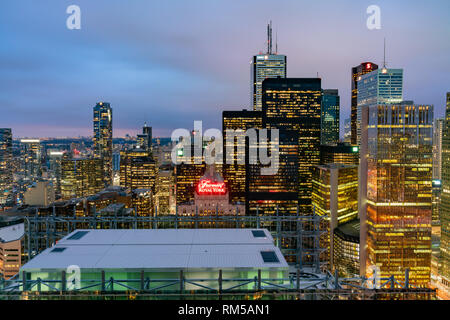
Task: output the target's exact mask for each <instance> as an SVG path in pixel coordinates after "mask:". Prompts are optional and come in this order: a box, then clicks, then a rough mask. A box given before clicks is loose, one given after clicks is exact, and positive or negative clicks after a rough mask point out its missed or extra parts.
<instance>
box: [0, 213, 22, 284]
mask: <svg viewBox="0 0 450 320" xmlns="http://www.w3.org/2000/svg"><path fill="white" fill-rule="evenodd" d="M24 233H25V231H24V223H23V219H22V218H16V217H0V279H1V278H3V279H9V278H11V277H13V276H14V275H16V274H17V273H18V272H19V268H20V267H21V265H22V238H23V236H24Z"/></svg>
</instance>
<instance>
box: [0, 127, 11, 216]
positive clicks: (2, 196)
mask: <svg viewBox="0 0 450 320" xmlns="http://www.w3.org/2000/svg"><path fill="white" fill-rule="evenodd" d="M12 157H13V150H12V133H11V129H9V128H0V207H2V205H4V204H6V203H7V202H8V201H9V200H10V198H11V195H12V188H13V171H12Z"/></svg>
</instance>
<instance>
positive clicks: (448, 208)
mask: <svg viewBox="0 0 450 320" xmlns="http://www.w3.org/2000/svg"><path fill="white" fill-rule="evenodd" d="M446 102H447V104H446V110H445V122H444V127H443V138H442V193H441V270H440V275H441V278H442V280H441V281H442V285H443V286H444V288H445V290H446V294H447V296H450V92H447V101H446Z"/></svg>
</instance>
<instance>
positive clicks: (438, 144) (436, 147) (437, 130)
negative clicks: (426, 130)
mask: <svg viewBox="0 0 450 320" xmlns="http://www.w3.org/2000/svg"><path fill="white" fill-rule="evenodd" d="M443 128H444V119H443V118H440V119H434V124H433V180H441V171H442V130H443Z"/></svg>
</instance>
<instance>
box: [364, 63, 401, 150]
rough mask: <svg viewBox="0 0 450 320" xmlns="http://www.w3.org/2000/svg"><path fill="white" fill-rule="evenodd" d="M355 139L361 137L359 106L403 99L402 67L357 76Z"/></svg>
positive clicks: (398, 101)
mask: <svg viewBox="0 0 450 320" xmlns="http://www.w3.org/2000/svg"><path fill="white" fill-rule="evenodd" d="M358 79H359V80H358V96H357V124H358V125H357V130H356V131H357V132H356V135H357V139H356V140H357V141H356V143H357V144H358V145H359V144H360V137H361V126H360V125H359V124H361V108H362V107H363V106H369V105H376V104H393V103H400V102H402V101H403V69H386V68H382V69H377V70H375V71H372V72H370V73H366V74H365V75H362V76H360V77H358Z"/></svg>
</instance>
